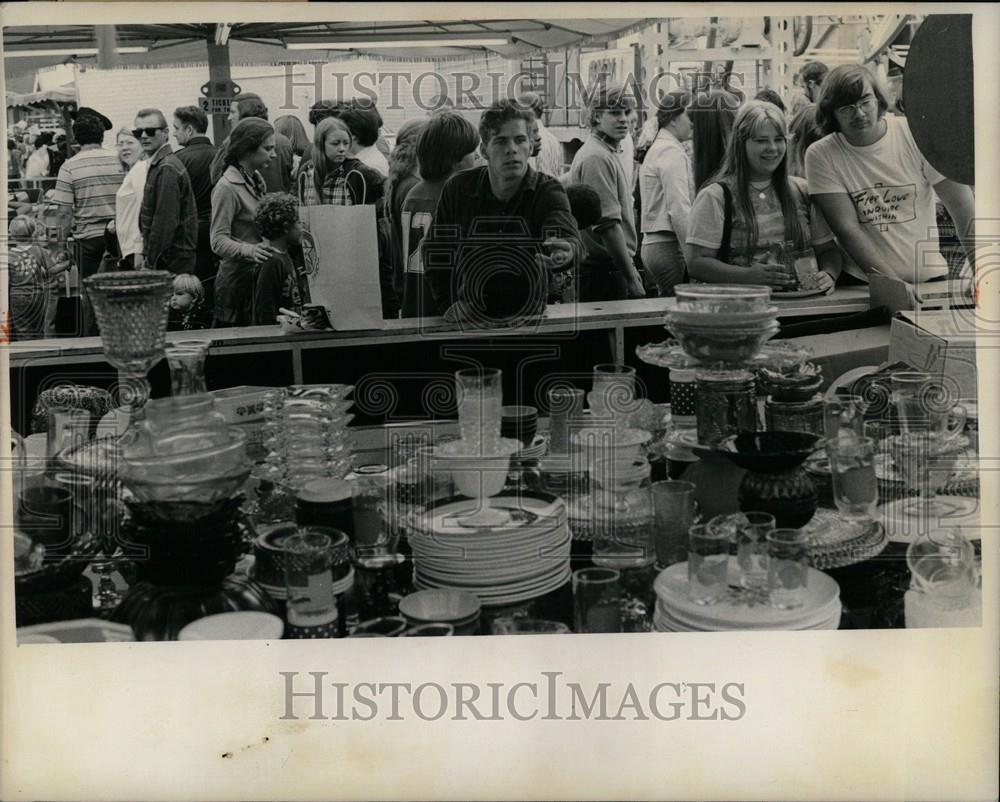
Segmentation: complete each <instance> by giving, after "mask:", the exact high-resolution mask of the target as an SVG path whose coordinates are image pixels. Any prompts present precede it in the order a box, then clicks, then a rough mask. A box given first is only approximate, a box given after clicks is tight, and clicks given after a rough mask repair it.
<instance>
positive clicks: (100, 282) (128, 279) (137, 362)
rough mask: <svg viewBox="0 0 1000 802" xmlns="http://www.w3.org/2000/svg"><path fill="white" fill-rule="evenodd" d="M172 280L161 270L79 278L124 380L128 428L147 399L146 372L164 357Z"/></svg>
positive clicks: (132, 428)
mask: <svg viewBox="0 0 1000 802" xmlns="http://www.w3.org/2000/svg"><path fill="white" fill-rule="evenodd" d="M172 282H173V276H172V274H170V273H168V272H167V271H165V270H137V271H128V272H121V273H98V274H97V275H94V276H91V277H90V278H87V279H84V282H83V283H84V286H85V287H86V290H87V295H88V296H89V297H90V301H91V303H92V304H93V305H94V315H95V317H96V318H97V326H98V328H99V329H100V331H101V341H102V343H103V345H104V356H105V358H106V359H107V360H108V362H110V363H111V364H112V365H114V366H115V367H116V368H118V371H119V374H120V375H121V376H122V377H123V379H124V382H123V387H122V391H121V400H122V402H123V403H125V404H128V406H129V407H131V409H132V422H131V425H130V427H129V428H130V431H132V432H134V431H135V424H136V421H137V420H140V419H141V418H142V417H143V408H144V407H145V405H146V401H148V400H149V392H150V387H149V379H148V378H147V377H146V374H147V373H148V372H149V370H150V368H152V367H153V366H154V365H155V364H156V363H157V362H159V361H160V360H161V359H163V355H164V354H163V346H164V341H165V340H166V333H167V315H168V312H169V306H168V304H169V301H170V294H171V288H172ZM125 436H126V437H128V436H129V435H128V433H126V435H125Z"/></svg>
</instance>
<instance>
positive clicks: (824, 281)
mask: <svg viewBox="0 0 1000 802" xmlns="http://www.w3.org/2000/svg"><path fill="white" fill-rule="evenodd" d="M835 286H837V282H836V281H835V280H834V278H833V276H831V275H830V274H829V273H827V272H826V271H825V270H820V271H819V273H817V274H816V289H817V290H823V294H824V295H829V294H830V293H831V292H833V288H834V287H835Z"/></svg>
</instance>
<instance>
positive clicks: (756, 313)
mask: <svg viewBox="0 0 1000 802" xmlns="http://www.w3.org/2000/svg"><path fill="white" fill-rule="evenodd" d="M777 316H778V307H776V306H768V307H766V308H765V309H758V310H753V311H748V312H709V311H705V310H702V309H697V310H690V309H686V308H685V309H674V310H671V311H669V312H667V314H666V316H665V318H664V322H665V323H666V324H667V328H670V326H671V324H673V323H680V324H681V325H683V326H687V327H689V328H716V329H718V328H725V327H728V326H734V327H736V328H755V327H758V326H759V327H761V328H763V327H765V326H767V325H769V324H770V323H773V322H774V321H775V319H776V318H777Z"/></svg>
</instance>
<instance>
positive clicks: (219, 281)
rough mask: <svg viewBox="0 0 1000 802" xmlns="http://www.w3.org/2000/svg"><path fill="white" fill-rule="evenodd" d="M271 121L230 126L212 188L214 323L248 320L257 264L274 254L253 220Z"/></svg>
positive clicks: (270, 148)
mask: <svg viewBox="0 0 1000 802" xmlns="http://www.w3.org/2000/svg"><path fill="white" fill-rule="evenodd" d="M274 156H275V153H274V127H273V126H272V125H271V123H269V122H268V121H267V120H261V119H260V118H258V117H247V118H245V119H243V120H240V121H239V123H237V124H236V127H235V128H233V132H232V134H231V135H230V137H229V144H228V145H227V146H226V151H225V157H224V159H225V164H226V170H225V172H224V173H223V174H222V177H221V178H220V179H219V183H217V184H216V185H215V189H213V190H212V230H211V238H212V251H213V252H214V253H215V254H216V255H217V256H218V257H219V259H220V260H221V261H220V264H219V273H218V275H217V276H216V279H215V322H214V325H215V326H249V325H250V323H251V321H252V312H253V286H254V277H255V275H256V273H257V266H258V265H260V264H262V263H263V262H266V261H267V260H268V259H270V258H271V256H272V255H273V254H274V249H273V248H271V246H270V245H268V244H267V243H265V242H262V241H261V237H260V234H259V233H258V232H257V227H256V225H255V224H254V218H255V217H256V215H257V207H258V205H259V204H260V201H261V199H262V198H263V197H264V195H265V193H266V192H267V186H266V184H265V183H264V177H263V176H262V175H261V174H260V172H259V171H260V170H261V168H263V167H266V166H267V165H268V164H269V163H270V162H271V160H272V159H274Z"/></svg>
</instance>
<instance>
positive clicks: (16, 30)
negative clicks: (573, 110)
mask: <svg viewBox="0 0 1000 802" xmlns="http://www.w3.org/2000/svg"><path fill="white" fill-rule="evenodd" d="M653 22H656V19H653V18H630V19H548V20H547V19H504V20H453V21H430V20H411V21H400V22H391V21H384V22H351V21H348V22H326V23H317V22H295V23H273V22H245V23H234V24H232V25H231V26H228V31H227V32H228V41H229V49H230V62H231V63H232V64H261V63H267V64H275V63H282V62H304V61H323V60H328V59H329V58H330V57H331V56H333V55H334V54H335V53H360V54H363V55H367V56H371V57H373V58H394V59H400V58H408V59H420V60H425V59H441V58H455V57H464V56H475V55H498V56H500V57H502V58H509V59H517V58H521V57H523V56H526V55H529V54H531V53H533V52H537V51H540V50H551V49H557V48H563V47H569V46H571V45H586V44H594V45H598V44H604V43H606V42H609V41H613V40H615V39H618V38H620V37H622V36H625V35H627V34H629V33H631V32H633V31H635V30H638V29H639V28H642V27H645V26H646V25H648V24H650V23H653ZM216 31H217V26H216V24H206V23H191V24H174V25H118V26H116V27H115V36H116V41H117V46H118V47H120V48H121V47H147V48H149V51H148V52H145V53H136V54H132V53H126V54H119V55H118V56H117V63H118V64H119V65H122V66H164V65H167V64H181V63H190V62H191V61H204V60H205V59H206V58H207V56H206V48H205V43H206V41H208V42H213V41H215V37H216ZM3 37H4V49H5V51H6V53H7V54H9V55H13V54H16V53H18V52H19V51H32V50H53V49H66V48H74V47H79V48H81V49H86V48H94V47H96V46H97V45H96V35H95V27H94V26H92V25H65V26H60V25H28V26H17V27H8V28H4V31H3ZM458 38H461V39H472V40H476V39H485V38H493V39H497V38H502V39H506V40H507V43H506V44H502V45H497V44H483V45H480V44H478V43H476V42H475V41H473V42H469V43H468V44H464V45H462V46H446V45H445V46H440V47H430V46H427V47H411V48H407V47H391V48H370V47H365V46H364V45H365V43H366V42H371V41H373V40H378V41H392V42H401V43H405V42H413V41H421V42H422V41H431V42H433V41H437V40H441V39H458ZM312 42H322V43H328V44H329V45H331V46H337V47H338V48H342V47H347V46H350V45H352V44H355V43H358V44H361V45H362V47H361V48H350V49H349V50H340V49H338V50H337V51H328V50H326V49H323V48H317V49H315V50H297V49H296V50H287V49H286V48H285V45H288V44H300V43H312ZM73 60H76V61H79V62H81V63H92V62H94V61H95V60H96V56H93V55H79V56H72V55H56V56H31V57H19V58H8V59H6V60H5V61H6V64H5V69H6V71H7V73H8V74H18V73H21V72H25V71H28V70H35V69H39V68H41V67H45V66H51V65H53V64H61V63H65V62H68V61H73Z"/></svg>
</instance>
